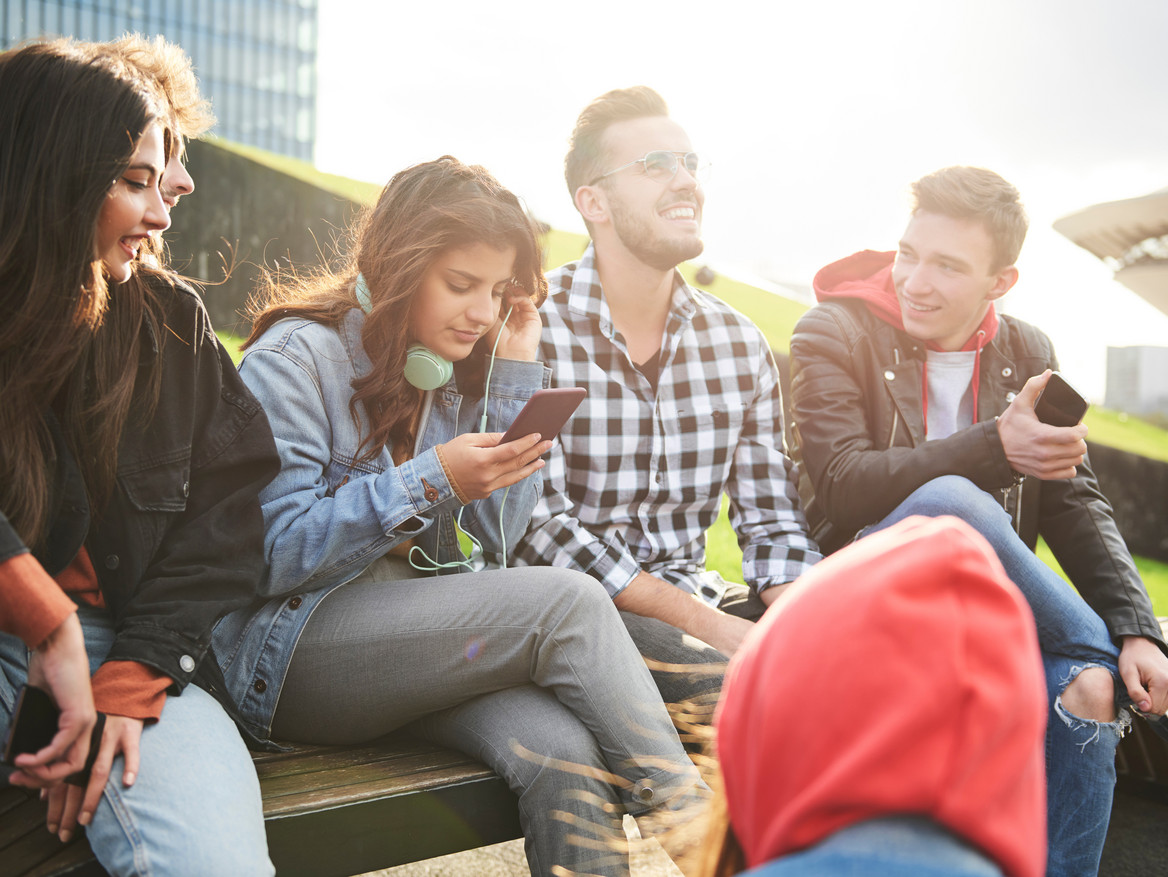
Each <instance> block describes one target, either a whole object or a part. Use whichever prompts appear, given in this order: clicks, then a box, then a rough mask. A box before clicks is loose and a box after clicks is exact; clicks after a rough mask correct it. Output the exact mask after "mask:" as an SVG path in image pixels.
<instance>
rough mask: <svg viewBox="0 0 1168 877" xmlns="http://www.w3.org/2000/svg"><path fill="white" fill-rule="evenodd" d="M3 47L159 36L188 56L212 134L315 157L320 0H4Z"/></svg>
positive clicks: (0, 40) (0, 25)
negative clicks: (59, 39) (62, 39)
mask: <svg viewBox="0 0 1168 877" xmlns="http://www.w3.org/2000/svg"><path fill="white" fill-rule="evenodd" d="M0 4H2V8H3V13H2V15H0V48H9V47H10V46H13V45H15V44H17V43H19V42H21V41H22V40H25V39H28V38H30V37H38V36H71V37H76V38H78V39H83V40H110V39H115V38H116V37H119V36H121V35H122V34H125V33H128V32H137V33H140V34H143V35H145V36H148V37H150V36H154V35H155V34H161V35H162V36H164V37H166V38H167V39H168V40H170V41H171V42H174V43H178V44H179V45H180V46H182V47H183V49H184V50H186V52H187V54H188V55H190V56H191V60H192V61H193V62H194V65H195V72H196V73H197V74H198V77H199V84H200V87H201V89H202V92H203V94H204V95H205V96H206V97H209V98H210V99H211V102H212V105H213V108H214V112H215V116H216V118H217V119H218V124H217V125H216V126H215V129H214V131H213V133H215V134H217V135H219V136H220V137H223V138H225V139H227V140H233V141H235V142H237V143H245V144H248V145H251V146H258V147H260V148H261V149H266V150H269V151H271V152H278V153H281V154H283V155H289V156H292V157H294V158H300V159H304V160H305V161H312V160H313V148H314V144H315V139H316V54H317V53H316V45H317V0H56V2H44V0H0Z"/></svg>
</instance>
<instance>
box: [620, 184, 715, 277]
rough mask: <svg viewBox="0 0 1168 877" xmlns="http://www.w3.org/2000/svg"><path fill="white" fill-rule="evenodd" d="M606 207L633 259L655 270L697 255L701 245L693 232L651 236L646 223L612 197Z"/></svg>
mask: <svg viewBox="0 0 1168 877" xmlns="http://www.w3.org/2000/svg"><path fill="white" fill-rule="evenodd" d="M609 208H610V210H611V213H612V227H613V230H614V231H615V232H616V234H617V237H619V238H620V241H621V243H622V244H624V245H625V248H626V249H627V250H628V251H629V252H630V253H632V254H633V255H634V256H636V257H637V259H639V260H640V261H641V262H644V263H645V264H646V265H648V266H650V267H651V268H656V269H657V270H658V271H672V270H673V269H674V268H676V267H677V266H678V265H680V264H681V263H682V262H684V261H686V260H687V259H694V258H696V257H698V256H700V255H701V254H702V250H703V249H704V248H705V245H704V244H703V243H702V239H701V238H700V237H698V236H697V235H679V236H677V237H674V238H668V237H664V236H659V235H654V233H653V229H652V228H651V227H650V225H649V223H648V222H646V221H645V220H644V219H642V218H641V217H640V216H638V215H634V213H633V211H631V210H629V209H628V208H627V207H626V206H625V205H624V204H623V203H621V202H620V201H618V200H616V199H613V200H612V201H611V202H610V204H609Z"/></svg>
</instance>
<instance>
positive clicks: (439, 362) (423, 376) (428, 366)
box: [405, 344, 454, 390]
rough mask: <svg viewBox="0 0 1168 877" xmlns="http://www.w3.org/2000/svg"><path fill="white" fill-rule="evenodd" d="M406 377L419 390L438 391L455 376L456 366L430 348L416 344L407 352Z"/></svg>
mask: <svg viewBox="0 0 1168 877" xmlns="http://www.w3.org/2000/svg"><path fill="white" fill-rule="evenodd" d="M405 376H406V380H407V381H409V382H410V385H411V386H414V387H417V388H418V389H419V390H437V389H438V388H439V387H441V386H442V385H444V384H445V383H446V382H447V381H449V380H450V379H451V378H452V377H453V376H454V364H453V363H452V362H450V360H448V359H443V358H442V357H441V356H439V355H438V354H437V353H435V352H434V351H433V350H430V349H429V348H428V347H423V346H422V345H421V344H414V345H412V346H411V347H410V349H409V350H407V351H406V370H405Z"/></svg>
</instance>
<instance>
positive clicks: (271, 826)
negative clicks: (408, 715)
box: [0, 734, 521, 877]
mask: <svg viewBox="0 0 1168 877" xmlns="http://www.w3.org/2000/svg"><path fill="white" fill-rule="evenodd" d="M255 765H256V771H257V773H258V774H259V777H260V787H261V789H262V791H263V796H264V819H265V820H266V824H267V832H268V845H269V851H270V853H271V856H272V861H273V862H274V863H275V865H276V872H277V874H279V875H280V877H298V875H320V877H349V875H353V874H361V873H363V872H365V871H373V870H377V869H380V868H389V867H392V866H394V865H401V864H404V863H406V862H414V861H418V860H421V859H429V858H432V857H434V856H442V855H446V854H448V853H456V852H460V851H462V850H467V849H472V848H474V847H479V846H486V845H488V844H494V843H499V842H500V841H505V840H511V839H513V838H517V837H520V836H521V832H520V829H519V815H518V814H519V811H518V802H517V801H516V799H515V796H514V794H512V792H511V790H510V789H508V788H507V785H506V784H505V783H504V782H503V780H502V779H500V778H499V777H498V776H497V775H496V774H495V773H493V772H492V771H491V770H489V769H488V768H487V767H485V766H484V765H482V764H481V763H479V762H477V761H474V760H473V759H470V758H468V757H467V756H465V755H462V754H461V753H458V752H454V751H452V750H449V749H442V748H440V747H437V746H432V745H430V744H427V743H422V742H420V741H418V740H415V739H413V738H412V737H409V736H406V735H404V734H391V735H389V736H388V737H384V738H382V739H381V740H378V741H376V742H374V743H370V744H366V745H361V746H340V747H337V746H296V747H295V748H294V749H293V750H292V751H290V752H280V753H266V752H265V753H257V754H256V755H255ZM44 812H45V811H44V805H43V804H41V802H40V801H39V800H38V798H37V796H36V795H35V794H31V793H28V792H26V791H24V790H21V789H15V788H11V787H6V788H3V789H0V874H3V875H5V877H7V875H16V874H22V875H28V877H48V875H58V874H69V875H71V877H90V875H104V874H105V871H104V870H103V869H102V868H101V866H100V865H98V864H97V862H96V861H95V860H94V858H93V854H92V853H91V852H90V850H89V845H88V844H87V843H86V842H85V840H84V837H83V836H81V837H78V838H76V839H74V840H73V841H72V842H71V843H69V844H61V843H60V842H59V841H58V840H57V839H56V838H55V837H54V836H53V835H50V834H49V833H48V832H47V831H46V830H45V817H44Z"/></svg>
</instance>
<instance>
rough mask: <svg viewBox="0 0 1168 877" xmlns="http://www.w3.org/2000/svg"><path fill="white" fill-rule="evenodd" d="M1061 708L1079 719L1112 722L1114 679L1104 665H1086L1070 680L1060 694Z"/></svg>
mask: <svg viewBox="0 0 1168 877" xmlns="http://www.w3.org/2000/svg"><path fill="white" fill-rule="evenodd" d="M1060 697H1061V699H1062V705H1063V709H1065V710H1066V711H1067V712H1068V713H1070V714H1071V715H1073V716H1075V717H1076V718H1079V719H1087V720H1089V721H1093V722H1114V721H1115V720H1116V718H1117V717H1118V714H1117V712H1116V709H1115V680H1114V679H1113V678H1112V676H1111V672H1110V671H1109V670H1107V669H1106V668H1104V667H1088V668H1087V669H1085V670H1083V671H1082V672H1081V673H1079V675H1078V676H1076V677H1075V678H1074V679H1072V680H1071V682H1070V684H1069V685H1067V687H1066V688H1064V689H1063V691H1062V694H1061V695H1060Z"/></svg>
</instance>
